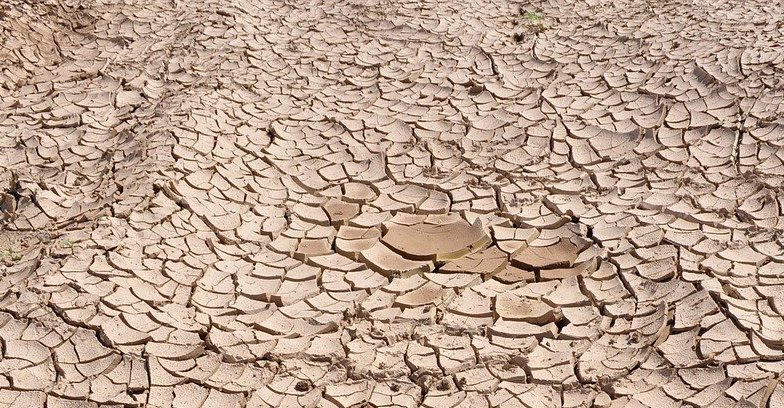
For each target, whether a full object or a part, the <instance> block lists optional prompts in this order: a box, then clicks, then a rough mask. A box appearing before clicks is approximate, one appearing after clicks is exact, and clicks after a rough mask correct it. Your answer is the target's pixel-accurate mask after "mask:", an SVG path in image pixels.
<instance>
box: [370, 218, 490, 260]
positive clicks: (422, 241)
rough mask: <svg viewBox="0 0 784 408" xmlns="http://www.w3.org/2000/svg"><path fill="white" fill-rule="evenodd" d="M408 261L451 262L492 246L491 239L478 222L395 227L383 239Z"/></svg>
mask: <svg viewBox="0 0 784 408" xmlns="http://www.w3.org/2000/svg"><path fill="white" fill-rule="evenodd" d="M381 241H382V242H383V243H385V244H386V245H387V246H389V247H390V248H391V249H392V250H394V251H395V252H398V253H399V254H401V255H403V257H405V258H409V259H416V260H433V261H448V260H451V259H457V258H460V257H463V256H465V255H467V254H470V253H472V252H474V251H475V250H477V249H480V248H482V247H484V246H485V245H487V244H488V243H490V236H489V235H488V234H487V233H486V232H485V230H484V228H482V225H481V223H480V222H479V221H478V220H477V221H476V222H475V223H474V224H469V223H468V222H467V221H465V220H459V221H456V222H453V223H449V224H426V223H419V224H414V225H398V224H394V225H392V226H390V227H389V231H387V233H386V235H384V237H383V238H382V239H381Z"/></svg>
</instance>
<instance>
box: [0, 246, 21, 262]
mask: <svg viewBox="0 0 784 408" xmlns="http://www.w3.org/2000/svg"><path fill="white" fill-rule="evenodd" d="M0 255H2V259H3V260H5V261H6V262H11V263H13V262H17V261H20V260H21V259H22V254H20V253H18V252H16V250H14V248H13V247H8V248H6V249H4V250H3V251H0Z"/></svg>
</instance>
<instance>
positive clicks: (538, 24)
mask: <svg viewBox="0 0 784 408" xmlns="http://www.w3.org/2000/svg"><path fill="white" fill-rule="evenodd" d="M523 17H524V18H525V19H526V20H527V21H528V25H529V26H531V28H532V29H533V30H534V31H535V32H537V33H542V32H544V31H545V30H547V25H546V24H545V22H544V16H543V15H541V14H539V13H537V12H535V11H526V12H525V14H523Z"/></svg>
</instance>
